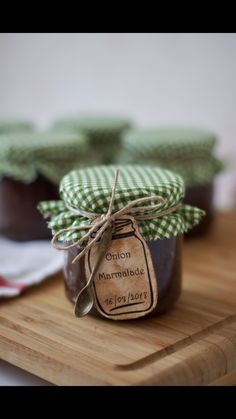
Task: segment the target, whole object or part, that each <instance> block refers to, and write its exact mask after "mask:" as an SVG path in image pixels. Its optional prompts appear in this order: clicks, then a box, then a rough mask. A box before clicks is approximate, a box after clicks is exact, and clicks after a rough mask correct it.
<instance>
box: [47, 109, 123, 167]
mask: <svg viewBox="0 0 236 419" xmlns="http://www.w3.org/2000/svg"><path fill="white" fill-rule="evenodd" d="M130 127H131V122H130V121H129V120H128V119H126V118H120V117H118V116H109V115H103V116H102V115H87V116H74V117H68V118H62V119H59V120H58V121H56V122H55V123H54V125H53V126H52V129H53V130H59V131H72V132H78V133H82V134H84V135H86V136H87V137H88V139H89V151H88V152H89V155H90V158H91V162H92V163H94V162H95V163H96V164H109V163H113V162H114V161H115V159H116V156H117V153H118V152H119V151H120V147H121V136H122V134H124V133H125V132H126V131H127V130H128V129H129V128H130Z"/></svg>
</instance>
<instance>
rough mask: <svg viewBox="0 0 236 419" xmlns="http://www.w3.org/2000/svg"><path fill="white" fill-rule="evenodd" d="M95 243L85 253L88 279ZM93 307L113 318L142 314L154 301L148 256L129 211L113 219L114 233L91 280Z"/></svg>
mask: <svg viewBox="0 0 236 419" xmlns="http://www.w3.org/2000/svg"><path fill="white" fill-rule="evenodd" d="M98 246H99V244H95V245H94V246H93V247H92V248H91V249H90V250H89V252H88V253H87V254H86V256H85V272H86V278H87V280H88V278H89V276H90V274H91V271H92V267H93V265H94V262H95V260H96V253H97V250H98ZM93 293H94V298H95V304H96V308H97V310H98V311H99V312H100V313H101V314H102V315H103V316H105V317H107V318H109V319H113V320H128V319H135V318H138V317H143V316H145V315H147V314H148V313H150V312H151V311H152V310H153V309H154V308H155V307H156V305H157V299H158V289H157V278H156V273H155V269H154V267H153V262H152V257H151V254H150V251H149V248H148V246H147V243H146V241H145V240H144V238H143V237H142V235H141V233H140V232H139V229H138V225H137V222H136V221H135V219H134V218H133V217H132V216H130V215H124V216H121V217H120V218H119V219H118V220H116V222H115V233H114V234H113V236H112V241H111V245H110V247H109V249H108V250H107V252H106V254H105V257H104V259H103V261H102V262H101V264H100V266H99V268H98V271H97V273H96V275H95V278H94V282H93Z"/></svg>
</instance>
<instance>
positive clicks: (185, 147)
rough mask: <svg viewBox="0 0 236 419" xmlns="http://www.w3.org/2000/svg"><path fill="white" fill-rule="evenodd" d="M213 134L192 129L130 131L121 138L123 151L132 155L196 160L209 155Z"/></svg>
mask: <svg viewBox="0 0 236 419" xmlns="http://www.w3.org/2000/svg"><path fill="white" fill-rule="evenodd" d="M215 143H216V137H215V135H214V134H212V133H210V132H207V131H203V130H199V129H194V128H180V127H179V128H178V127H176V128H174V127H173V128H157V129H143V130H130V131H129V132H127V133H125V134H124V135H123V137H122V145H123V147H124V149H125V150H126V151H127V152H129V153H131V154H132V155H141V156H146V157H147V156H151V157H153V158H154V157H159V158H162V159H163V158H165V159H167V160H170V159H175V158H180V157H182V158H191V159H192V158H197V157H206V155H210V154H211V153H212V150H213V148H214V145H215Z"/></svg>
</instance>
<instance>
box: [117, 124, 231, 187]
mask: <svg viewBox="0 0 236 419" xmlns="http://www.w3.org/2000/svg"><path fill="white" fill-rule="evenodd" d="M215 144H216V138H215V137H214V135H213V134H211V133H208V132H205V131H201V130H197V129H188V128H185V129H184V128H160V129H156V130H139V131H138V130H131V131H129V132H127V133H125V134H124V135H123V137H122V151H121V153H120V154H119V155H118V158H117V159H116V161H117V163H121V164H128V163H134V164H136V163H139V164H155V165H159V166H161V167H163V168H167V169H169V170H172V171H174V172H176V173H178V174H180V175H181V176H182V177H183V178H184V181H185V184H186V186H193V185H199V184H205V183H209V182H211V181H212V180H213V179H214V177H215V175H216V174H217V173H219V172H220V171H221V170H222V169H223V167H224V165H223V163H222V162H221V161H220V160H219V159H217V158H216V157H214V156H213V154H212V153H213V149H214V146H215Z"/></svg>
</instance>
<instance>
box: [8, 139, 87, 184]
mask: <svg viewBox="0 0 236 419" xmlns="http://www.w3.org/2000/svg"><path fill="white" fill-rule="evenodd" d="M86 150H87V138H86V137H85V136H83V135H82V134H75V133H67V134H65V133H59V132H27V133H18V134H9V135H1V138H0V176H6V177H10V178H12V179H15V180H19V181H23V182H32V181H34V180H35V179H36V177H37V175H38V174H42V175H44V176H45V177H46V178H47V179H49V180H51V181H52V182H54V183H59V181H60V179H61V178H62V176H64V175H65V174H66V173H68V171H69V170H72V169H74V168H77V167H79V166H81V164H80V163H81V162H82V163H83V164H84V163H85V153H86Z"/></svg>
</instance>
